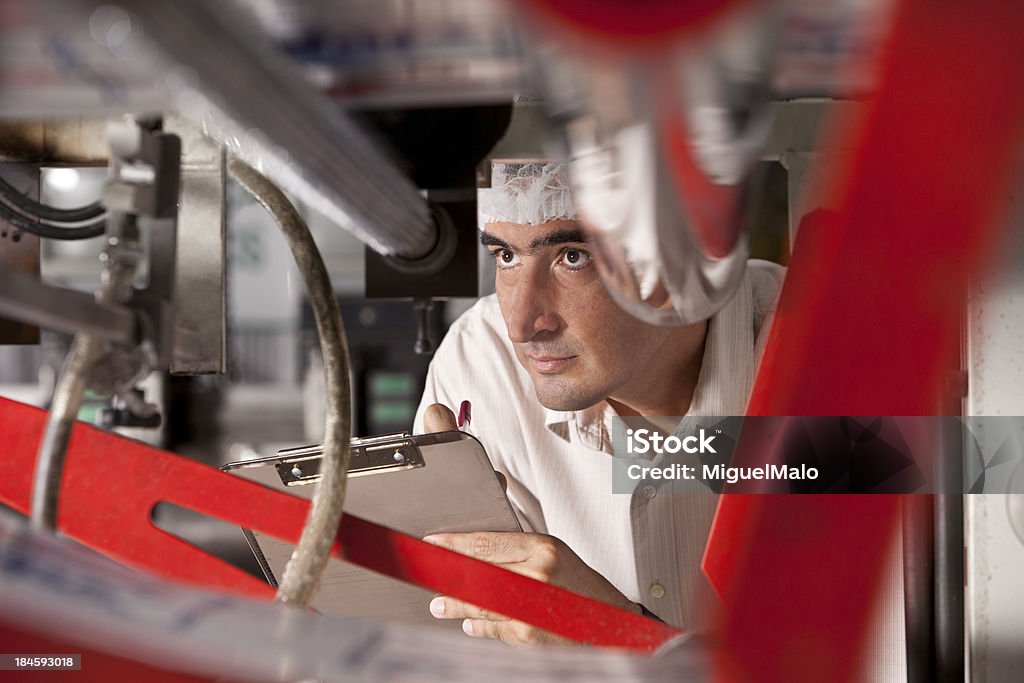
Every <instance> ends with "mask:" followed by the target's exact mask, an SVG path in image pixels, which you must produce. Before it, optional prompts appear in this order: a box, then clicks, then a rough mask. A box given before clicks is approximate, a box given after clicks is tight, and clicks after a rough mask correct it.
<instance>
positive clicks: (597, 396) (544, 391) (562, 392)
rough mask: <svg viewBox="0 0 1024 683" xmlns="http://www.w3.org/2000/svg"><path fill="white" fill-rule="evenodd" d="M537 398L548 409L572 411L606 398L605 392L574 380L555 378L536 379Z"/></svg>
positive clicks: (582, 408) (534, 385) (588, 406)
mask: <svg viewBox="0 0 1024 683" xmlns="http://www.w3.org/2000/svg"><path fill="white" fill-rule="evenodd" d="M533 388H534V392H535V393H536V395H537V400H538V401H540V404H541V405H542V406H544V407H545V408H547V409H548V410H558V411H562V412H572V411H576V410H585V409H587V408H590V407H592V406H595V405H597V404H598V403H600V402H601V401H602V400H604V398H605V395H604V393H603V392H598V391H594V390H589V391H588V390H587V389H586V388H584V387H581V386H579V385H577V384H576V383H574V382H569V381H564V380H553V379H542V380H539V381H538V380H537V379H534V382H533Z"/></svg>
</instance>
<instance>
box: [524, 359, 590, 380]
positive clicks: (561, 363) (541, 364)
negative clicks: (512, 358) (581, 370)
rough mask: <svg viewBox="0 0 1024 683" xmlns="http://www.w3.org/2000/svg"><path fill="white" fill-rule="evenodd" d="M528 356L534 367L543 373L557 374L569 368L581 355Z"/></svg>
mask: <svg viewBox="0 0 1024 683" xmlns="http://www.w3.org/2000/svg"><path fill="white" fill-rule="evenodd" d="M526 358H527V359H528V360H529V361H530V365H532V366H533V369H534V370H536V371H537V372H539V373H540V374H542V375H556V374H558V373H559V372H562V371H563V370H565V369H566V368H568V367H569V366H570V365H571V364H572V363H573V362H574V361H575V360H576V359H577V358H579V356H531V355H527V356H526Z"/></svg>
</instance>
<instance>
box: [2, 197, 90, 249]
mask: <svg viewBox="0 0 1024 683" xmlns="http://www.w3.org/2000/svg"><path fill="white" fill-rule="evenodd" d="M0 218H2V219H3V220H5V221H7V222H8V223H10V224H11V225H12V226H13V227H14V228H16V229H18V230H21V231H22V232H27V233H31V234H33V235H36V236H37V237H45V238H47V239H56V240H84V239H89V238H90V237H98V236H100V235H102V234H103V233H104V232H106V230H107V222H106V220H104V219H102V218H101V219H100V220H98V221H95V222H92V223H85V224H82V225H57V224H53V223H43V222H40V221H38V220H34V221H33V220H29V219H27V218H25V217H24V216H23V215H21V214H19V213H17V212H15V211H13V210H12V209H11V208H10V207H8V206H7V205H6V204H4V203H2V202H0Z"/></svg>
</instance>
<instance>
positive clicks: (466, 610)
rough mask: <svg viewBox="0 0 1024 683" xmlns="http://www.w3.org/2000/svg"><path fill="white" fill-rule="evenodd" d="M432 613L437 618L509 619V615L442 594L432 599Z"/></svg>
mask: <svg viewBox="0 0 1024 683" xmlns="http://www.w3.org/2000/svg"><path fill="white" fill-rule="evenodd" d="M430 613H431V614H432V615H433V616H434V617H435V618H437V619H486V620H489V621H508V617H506V616H504V615H501V614H497V613H495V612H491V611H489V610H486V609H484V608H482V607H477V606H476V605H471V604H469V603H468V602H463V601H462V600H458V599H456V598H452V597H449V596H447V595H441V596H438V597H436V598H434V599H433V600H431V601H430Z"/></svg>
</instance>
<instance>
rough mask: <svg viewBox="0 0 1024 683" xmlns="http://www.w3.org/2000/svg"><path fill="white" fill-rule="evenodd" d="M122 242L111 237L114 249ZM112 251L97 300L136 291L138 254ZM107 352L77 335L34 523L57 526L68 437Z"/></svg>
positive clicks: (36, 488)
mask: <svg viewBox="0 0 1024 683" xmlns="http://www.w3.org/2000/svg"><path fill="white" fill-rule="evenodd" d="M125 219H126V220H132V221H134V217H128V216H126V217H125ZM116 244H117V243H116V242H109V243H108V249H109V247H111V246H115V245H116ZM107 256H108V258H107V260H106V266H105V267H104V269H103V275H102V282H101V285H100V290H99V292H98V293H97V300H98V302H99V303H101V304H104V303H112V302H120V301H123V300H124V299H125V298H126V294H127V293H130V292H131V282H132V278H133V277H134V276H135V269H136V264H137V261H136V260H134V259H129V260H126V261H121V260H118V259H117V258H114V257H111V256H110V254H109V252H108V254H107ZM102 355H103V340H101V339H100V338H98V337H94V336H93V335H91V334H86V333H84V332H79V333H78V334H76V335H75V339H74V341H73V342H72V343H71V350H70V351H69V352H68V356H67V358H66V359H65V361H64V366H63V367H62V368H61V371H60V378H59V379H58V380H57V386H56V387H55V388H54V391H53V401H52V403H51V406H50V413H49V416H48V417H47V420H46V429H45V431H44V432H43V440H42V443H40V445H39V453H38V455H37V457H36V470H35V476H34V478H33V485H32V507H31V519H32V521H31V525H32V527H33V528H35V529H45V530H48V531H52V530H54V529H56V528H57V507H58V497H59V495H60V485H61V480H62V478H63V475H64V459H65V456H66V455H67V447H68V440H69V439H70V438H71V430H72V429H73V428H74V426H75V418H76V417H77V416H78V410H79V409H80V408H81V407H82V396H83V395H84V393H85V387H86V382H87V380H88V376H89V371H90V370H91V369H92V367H93V366H94V365H95V364H96V361H97V360H99V358H100V357H101V356H102Z"/></svg>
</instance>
